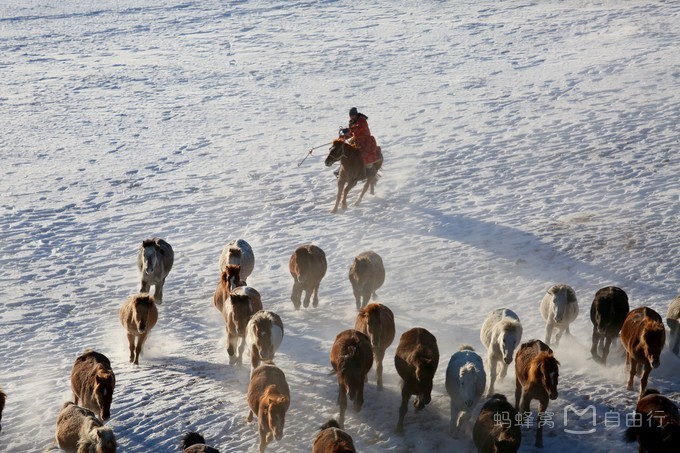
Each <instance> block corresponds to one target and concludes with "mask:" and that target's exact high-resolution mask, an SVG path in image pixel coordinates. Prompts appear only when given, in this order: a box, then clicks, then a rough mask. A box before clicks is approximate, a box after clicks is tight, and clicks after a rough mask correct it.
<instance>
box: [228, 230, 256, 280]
mask: <svg viewBox="0 0 680 453" xmlns="http://www.w3.org/2000/svg"><path fill="white" fill-rule="evenodd" d="M230 264H231V265H234V266H240V269H241V271H240V277H241V280H243V281H244V282H245V281H246V280H247V279H248V277H249V276H250V274H252V273H253V269H254V268H255V254H254V253H253V248H252V247H251V246H250V244H248V243H247V242H246V241H244V240H243V239H234V240H233V241H229V243H228V244H227V245H225V246H224V249H222V254H221V255H220V272H223V271H225V270H227V266H229V265H230Z"/></svg>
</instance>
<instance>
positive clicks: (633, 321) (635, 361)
mask: <svg viewBox="0 0 680 453" xmlns="http://www.w3.org/2000/svg"><path fill="white" fill-rule="evenodd" d="M621 343H623V347H624V348H625V350H626V364H627V365H629V366H630V370H629V375H628V386H627V388H628V390H633V380H634V379H635V375H636V374H639V372H640V367H641V366H644V371H643V373H642V377H641V378H640V397H642V394H643V393H644V391H645V389H646V388H647V379H649V373H650V372H651V371H652V368H657V367H658V366H659V365H660V364H661V361H660V357H661V350H662V349H663V347H664V344H665V343H666V329H665V328H664V325H663V320H662V319H661V316H660V315H659V314H658V313H657V312H655V311H654V310H652V309H651V308H649V307H639V308H636V309H635V310H631V311H630V313H628V316H626V320H625V321H624V322H623V327H621Z"/></svg>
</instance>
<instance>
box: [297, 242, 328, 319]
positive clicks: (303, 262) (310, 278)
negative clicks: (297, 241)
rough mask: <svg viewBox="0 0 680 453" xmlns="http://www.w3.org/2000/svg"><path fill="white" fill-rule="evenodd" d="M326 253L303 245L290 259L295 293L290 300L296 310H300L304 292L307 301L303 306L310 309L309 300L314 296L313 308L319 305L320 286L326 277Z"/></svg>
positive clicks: (313, 246)
mask: <svg viewBox="0 0 680 453" xmlns="http://www.w3.org/2000/svg"><path fill="white" fill-rule="evenodd" d="M327 268H328V264H327V263H326V253H324V251H323V250H321V248H319V247H317V246H316V245H313V244H306V245H301V246H300V247H298V248H297V249H295V251H294V252H293V254H292V255H291V257H290V260H289V261H288V270H289V271H290V275H291V276H292V277H293V291H292V292H291V294H290V300H291V301H292V302H293V306H294V307H295V309H296V310H299V309H300V299H301V298H302V292H303V291H304V292H305V300H304V302H303V303H302V305H303V306H304V307H305V308H307V307H309V300H310V298H311V297H312V295H313V296H314V299H313V301H312V306H313V307H316V306H317V305H319V285H320V284H321V280H322V279H323V278H324V276H325V275H326V269H327Z"/></svg>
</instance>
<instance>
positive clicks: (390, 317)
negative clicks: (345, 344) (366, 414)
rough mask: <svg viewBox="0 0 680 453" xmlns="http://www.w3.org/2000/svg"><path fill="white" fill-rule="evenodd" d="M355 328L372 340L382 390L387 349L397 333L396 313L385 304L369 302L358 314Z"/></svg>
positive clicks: (379, 385) (378, 380)
mask: <svg viewBox="0 0 680 453" xmlns="http://www.w3.org/2000/svg"><path fill="white" fill-rule="evenodd" d="M354 328H355V329H356V330H358V331H359V332H361V333H364V334H366V336H367V337H368V339H369V340H371V348H373V361H374V362H375V374H376V381H377V385H378V390H382V388H383V379H382V375H383V359H384V358H385V350H387V348H389V347H390V345H391V344H392V342H393V341H394V335H395V327H394V314H393V313H392V310H390V309H389V308H387V307H386V306H385V305H382V304H377V303H374V304H369V305H367V306H366V308H363V309H361V310H360V311H359V313H358V314H357V319H356V321H355V323H354Z"/></svg>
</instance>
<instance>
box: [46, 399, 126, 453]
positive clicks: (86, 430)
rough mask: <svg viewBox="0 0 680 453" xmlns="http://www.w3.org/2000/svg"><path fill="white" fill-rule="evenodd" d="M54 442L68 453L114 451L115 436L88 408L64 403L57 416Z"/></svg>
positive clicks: (108, 452)
mask: <svg viewBox="0 0 680 453" xmlns="http://www.w3.org/2000/svg"><path fill="white" fill-rule="evenodd" d="M56 431H57V432H56V436H55V437H56V444H57V446H58V447H59V448H61V449H62V450H64V451H66V452H68V453H76V452H77V453H85V452H87V453H89V452H97V453H116V447H117V445H116V437H115V436H114V434H113V430H112V429H111V428H110V427H109V426H104V425H103V424H102V422H101V421H99V420H98V419H97V417H96V416H95V415H94V412H92V411H91V410H89V409H85V408H84V407H80V406H76V405H75V404H73V403H72V402H70V401H69V402H68V403H65V404H64V405H63V406H62V408H61V411H60V412H59V416H58V417H57V430H56Z"/></svg>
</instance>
